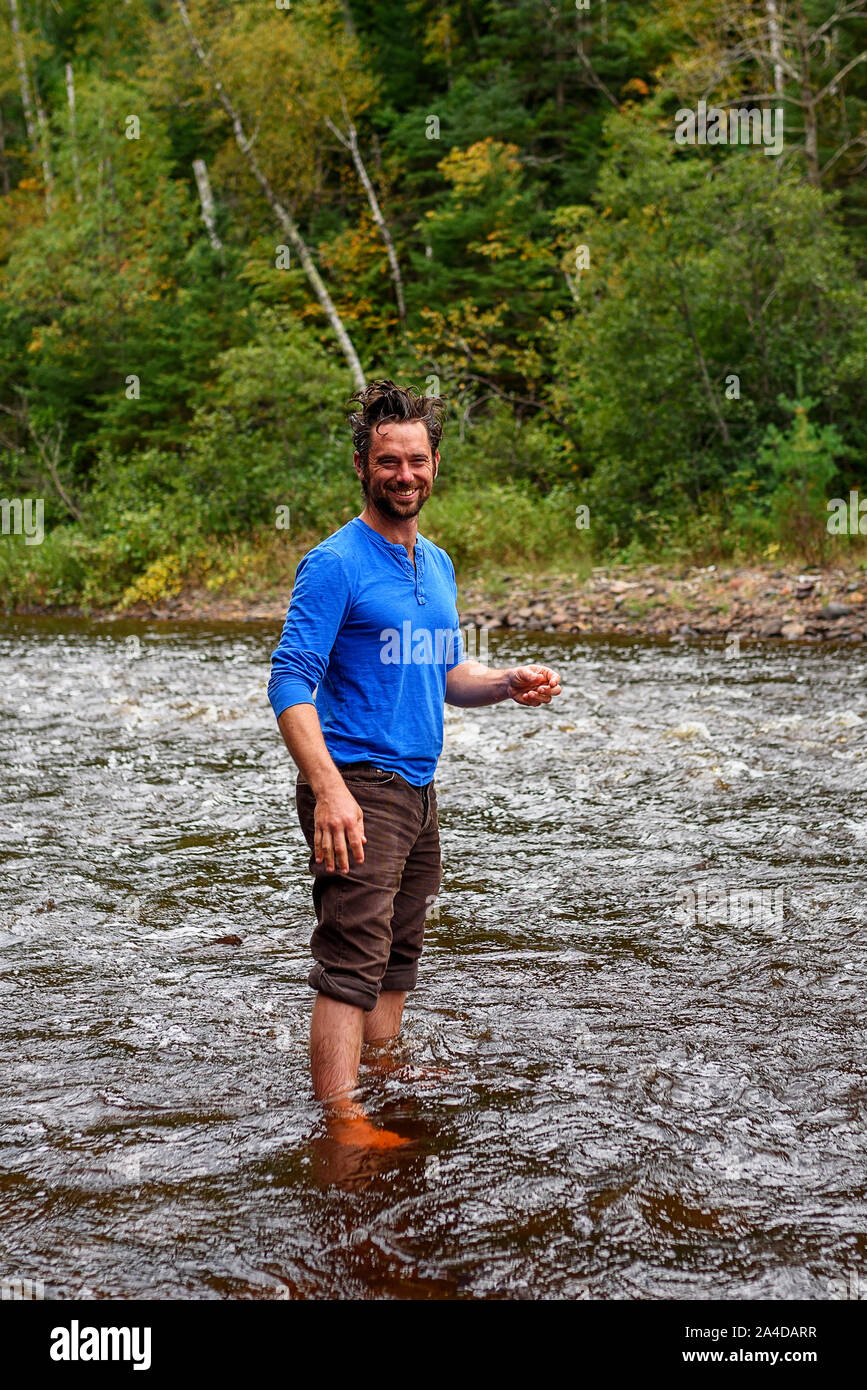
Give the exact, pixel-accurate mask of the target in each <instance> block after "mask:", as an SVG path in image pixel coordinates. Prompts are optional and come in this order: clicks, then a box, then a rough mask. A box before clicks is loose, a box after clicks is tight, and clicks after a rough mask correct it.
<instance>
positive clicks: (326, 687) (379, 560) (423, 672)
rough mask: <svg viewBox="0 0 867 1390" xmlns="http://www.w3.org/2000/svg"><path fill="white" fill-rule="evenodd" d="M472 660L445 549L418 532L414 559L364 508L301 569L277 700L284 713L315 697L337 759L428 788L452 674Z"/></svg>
mask: <svg viewBox="0 0 867 1390" xmlns="http://www.w3.org/2000/svg"><path fill="white" fill-rule="evenodd" d="M463 659H464V657H463V643H462V640H461V631H460V626H459V621H458V610H457V585H456V583H455V571H454V566H453V565H452V562H451V560H450V559H449V557H448V555H447V554H446V552H445V551H444V550H441V549H440V547H439V546H438V545H434V543H433V541H429V540H427V539H426V538H425V537H424V536H419V537H418V538H417V540H416V545H415V566H413V563H412V561H411V560H410V558H409V556H408V555H407V552H406V547H405V546H403V545H394V544H393V543H392V542H391V541H387V540H386V539H385V537H384V536H381V535H380V534H379V532H378V531H374V530H373V528H372V527H370V526H368V525H367V523H366V522H365V521H362V520H361V518H360V517H357V516H356V517H353V518H352V520H351V521H349V522H347V524H346V525H345V526H342V527H341V528H340V530H339V531H336V532H335V533H334V535H333V536H329V537H328V538H327V540H324V541H322V542H321V544H319V545H317V546H315V547H314V549H313V550H310V551H308V553H307V554H306V555H305V556H304V558H303V559H302V561H301V563H300V564H299V566H298V569H297V571H296V574H295V587H294V588H293V590H292V597H291V600H290V603H289V611H288V613H287V615H286V622H285V624H284V626H283V633H282V636H281V638H280V641H279V643H278V645H277V647H276V649H275V651H274V653H273V655H272V658H271V679H270V681H269V683H268V698H269V700H270V701H271V706H272V708H273V710H274V714H275V716H277V717H278V718H279V716H280V715H281V714H282V713H283V710H284V709H288V708H289V706H290V705H298V704H308V705H315V707H316V711H317V713H318V715H319V723H320V725H321V728H322V733H323V737H324V739H325V746H326V747H327V749H328V751H329V753H330V754H331V756H332V758H333V759H334V761H335V762H336V763H338V764H340V763H349V762H360V761H365V762H372V763H375V764H376V766H377V767H384V768H386V769H388V770H389V771H390V772H398V773H400V775H401V776H402V777H405V778H406V780H407V781H408V782H411V783H412V784H413V785H414V786H424V785H425V784H426V783H427V782H430V781H432V779H433V776H434V773H435V771H436V765H437V759H438V758H439V755H440V753H441V752H442V746H443V706H444V703H445V691H446V676H447V675H448V672H449V671H450V670H451V669H452V667H453V666H456V665H457V664H458V662H459V661H462V660H463ZM314 692H315V695H314Z"/></svg>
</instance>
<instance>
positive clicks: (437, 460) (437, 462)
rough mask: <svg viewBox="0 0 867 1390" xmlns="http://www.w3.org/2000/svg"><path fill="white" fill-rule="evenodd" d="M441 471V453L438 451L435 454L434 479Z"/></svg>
mask: <svg viewBox="0 0 867 1390" xmlns="http://www.w3.org/2000/svg"><path fill="white" fill-rule="evenodd" d="M439 471H440V451H439V449H437V451H436V453H435V454H434V474H433V475H434V477H436V475H437V473H439Z"/></svg>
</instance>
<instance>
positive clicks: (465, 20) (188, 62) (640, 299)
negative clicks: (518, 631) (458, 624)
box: [0, 0, 867, 608]
mask: <svg viewBox="0 0 867 1390" xmlns="http://www.w3.org/2000/svg"><path fill="white" fill-rule="evenodd" d="M865 18H867V5H865V4H864V3H858V0H854V3H843V0H664V3H663V2H662V0H645V2H642V3H626V2H625V0H586V3H581V0H429V3H423V2H422V0H402V2H399V0H376V3H362V2H361V0H340V3H338V0H291V3H290V0H285V3H281V0H277V3H274V0H270V3H268V0H246V3H235V0H125V3H122V4H118V3H116V0H115V2H114V3H109V0H0V498H2V499H3V501H2V511H3V534H2V536H0V594H2V603H3V604H4V605H5V606H6V607H7V608H14V607H24V606H28V605H30V606H33V605H36V606H39V605H41V606H43V607H53V606H56V607H62V606H65V605H80V606H83V607H85V608H88V607H111V606H119V607H129V606H130V605H133V604H135V603H137V602H139V601H145V602H152V601H154V600H157V599H159V598H161V597H162V596H164V595H166V594H170V593H175V592H178V591H179V590H180V588H181V587H182V586H183V585H185V584H198V585H201V586H204V587H205V588H206V589H208V590H212V591H215V592H216V591H221V590H227V589H228V590H232V591H237V592H254V591H256V590H257V589H261V588H262V587H265V586H273V585H275V584H277V585H283V586H284V587H285V586H287V585H291V576H292V573H293V571H294V564H295V563H296V562H297V559H298V557H299V555H300V554H301V553H303V551H304V550H305V549H306V548H308V547H309V545H311V544H313V543H315V542H316V541H317V540H319V539H321V538H322V537H323V536H325V535H327V534H329V533H330V532H332V531H334V530H336V529H337V527H338V526H340V525H342V524H343V522H344V521H345V520H347V519H348V518H349V517H350V516H352V515H354V514H355V513H356V512H357V511H358V510H359V505H360V493H359V490H358V483H357V479H356V477H355V474H354V472H353V469H352V450H351V440H350V436H349V432H348V428H347V425H346V418H345V416H346V410H345V406H346V401H347V399H348V397H349V396H350V395H351V394H352V393H353V391H355V390H356V389H357V388H358V386H359V385H360V384H361V383H363V381H364V380H365V379H370V378H372V377H379V376H385V377H390V378H392V379H394V380H395V381H398V382H400V383H401V384H407V383H410V384H412V385H414V386H416V387H417V389H419V390H421V391H426V392H428V393H429V394H438V395H442V396H443V397H445V399H446V400H447V402H448V413H447V420H446V429H445V435H444V439H443V446H442V465H441V471H440V477H439V479H438V482H437V486H436V490H435V493H434V496H433V497H432V499H431V500H430V502H429V504H428V506H427V508H426V510H425V512H424V516H423V518H422V531H423V532H424V534H425V535H429V536H430V537H431V538H432V539H434V540H435V541H437V542H438V543H440V544H442V545H445V546H446V548H447V549H448V550H449V552H450V554H451V555H452V557H453V559H454V562H455V565H456V567H457V570H458V574H459V577H460V576H468V575H472V576H476V575H478V574H485V573H488V572H490V573H494V572H496V571H498V570H500V571H502V570H508V571H510V572H512V573H515V572H528V573H529V572H532V571H535V570H540V569H546V570H552V569H557V568H561V569H572V570H574V569H575V568H576V567H580V565H582V564H583V565H590V564H593V563H597V564H598V563H599V562H600V560H605V561H616V562H618V563H625V564H630V563H634V562H635V563H637V562H641V561H646V560H647V559H648V558H652V559H660V560H662V561H666V560H673V561H676V560H679V559H683V558H688V559H690V560H692V561H695V562H707V561H711V560H715V559H717V558H718V557H734V558H735V559H738V558H743V557H769V558H770V557H774V556H777V555H780V556H782V555H790V556H794V557H796V558H800V559H802V560H803V561H804V562H805V563H812V564H818V563H822V562H824V561H825V560H827V559H828V558H829V557H839V556H841V555H843V554H844V553H848V552H849V551H850V550H851V552H852V554H855V555H860V554H862V553H863V551H864V542H863V535H864V534H865V533H867V468H865V457H867V422H865V418H864V411H863V402H864V399H865V377H867V370H865V368H867V313H865V308H867V295H865V286H864V275H863V271H864V264H865V226H867V186H865V179H864V173H865V169H867V120H865V112H867V64H865V58H867V52H865V45H864V35H865V32H867V29H865ZM859 490H860V492H859ZM861 495H863V497H864V502H863V505H862V504H861V503H860V500H859V498H860V496H861ZM28 499H29V502H30V508H31V510H30V515H31V517H32V515H33V513H34V504H35V503H36V501H37V499H38V500H39V502H40V504H41V505H40V508H39V515H40V527H39V533H38V534H36V533H35V527H32V528H31V534H29V535H27V534H22V525H21V522H22V512H23V510H24V506H23V504H24V502H25V501H27V500H28ZM834 499H838V500H837V502H836V503H835V502H834ZM839 499H844V500H845V502H846V507H845V508H843V510H842V511H841V507H842V503H840V501H839ZM835 507H836V510H834V508H835ZM829 508H830V509H831V511H830V515H829ZM841 515H842V516H844V519H845V520H846V525H845V526H844V525H842V524H839V518H840V516H841ZM835 518H836V520H837V522H838V524H837V525H836V526H834V525H829V524H828V523H829V520H831V521H833V520H834V519H835ZM859 520H860V524H859Z"/></svg>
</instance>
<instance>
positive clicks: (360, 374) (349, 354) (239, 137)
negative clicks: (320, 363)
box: [176, 0, 367, 391]
mask: <svg viewBox="0 0 867 1390" xmlns="http://www.w3.org/2000/svg"><path fill="white" fill-rule="evenodd" d="M176 4H177V7H178V10H179V12H180V16H181V19H182V20H183V23H184V28H185V29H186V31H187V35H188V37H189V40H190V47H191V48H192V50H193V52H194V53H195V55H196V57H197V58H198V60H199V62H200V63H201V64H202V66H203V67H204V69H205V71H206V72H207V73H208V75H209V76H210V78H211V81H212V82H213V84H214V90H215V91H216V93H217V97H218V99H219V101H220V105H221V106H222V107H223V110H224V111H225V112H226V115H227V116H228V117H229V120H230V121H231V123H232V131H233V133H234V136H235V143H236V144H237V146H238V149H239V150H240V151H241V153H242V155H243V156H244V158H245V159H246V161H247V164H248V166H249V169H250V172H251V173H252V175H253V177H254V179H255V180H256V182H257V183H258V185H259V187H260V188H261V190H262V192H263V193H264V195H265V198H266V199H267V202H268V205H269V207H270V208H271V211H272V212H273V214H274V216H275V217H276V219H277V221H278V222H279V223H280V226H281V227H282V229H283V231H284V232H285V233H286V236H287V237H288V239H289V241H290V242H291V244H292V245H293V246H294V248H295V250H296V251H297V253H298V259H299V261H300V262H301V265H302V267H303V269H304V273H305V275H306V276H307V279H308V280H309V282H310V285H311V287H312V289H313V293H314V294H315V295H316V298H317V299H318V300H319V303H320V304H321V305H322V308H323V309H324V311H325V316H326V318H327V319H328V322H329V323H330V324H331V327H332V328H333V330H334V335H335V337H336V338H337V341H338V343H339V344H340V347H341V350H342V352H343V355H344V357H345V358H346V361H347V363H348V365H349V370H350V371H351V373H352V377H353V380H354V382H355V384H356V386H357V387H358V389H359V391H362V390H363V389H364V387H365V386H366V385H367V381H366V378H365V375H364V371H363V370H362V366H361V363H360V361H359V360H358V353H357V352H356V351H355V348H354V347H353V344H352V339H351V338H350V336H349V334H348V333H347V331H346V328H345V326H344V323H343V320H342V319H341V317H340V315H339V314H338V312H337V310H336V308H335V307H334V303H333V302H332V299H331V295H330V294H329V293H328V290H327V289H326V287H325V284H324V282H323V280H322V276H321V275H320V274H319V271H318V270H317V269H316V266H315V265H314V264H313V257H312V256H311V255H310V252H309V250H308V249H307V243H306V242H305V240H304V238H303V237H302V235H301V233H300V231H299V229H298V227H297V226H296V224H295V220H294V218H293V217H292V216H291V215H290V213H289V212H288V210H287V209H286V208H285V207H284V206H283V204H282V203H281V202H280V199H279V198H278V197H277V194H276V193H275V192H274V190H273V188H272V187H271V184H270V182H269V181H268V178H267V177H266V175H265V173H264V171H263V170H262V169H261V168H260V166H259V161H258V160H257V159H256V156H255V155H254V154H253V151H252V149H251V148H250V141H249V140H248V138H247V136H246V134H245V133H244V126H243V124H242V122H241V117H240V115H239V114H238V111H237V110H236V108H235V106H234V104H233V102H232V100H231V98H230V96H229V94H228V92H227V91H226V89H225V87H224V86H223V84H222V82H221V81H220V79H219V77H218V76H217V75H216V73H215V72H214V69H213V65H212V64H211V61H210V59H209V58H208V55H207V54H206V53H205V50H204V49H203V47H202V45H201V43H200V42H199V40H198V38H197V37H196V34H195V31H194V30H193V26H192V23H191V21H190V15H189V11H188V9H187V7H186V4H185V3H184V0H176Z"/></svg>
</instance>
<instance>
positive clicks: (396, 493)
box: [389, 487, 418, 502]
mask: <svg viewBox="0 0 867 1390" xmlns="http://www.w3.org/2000/svg"><path fill="white" fill-rule="evenodd" d="M389 491H390V493H391V495H392V497H400V498H402V499H403V501H405V502H407V501H409V500H410V498H412V497H415V496H416V495H417V493H418V488H417V487H414V488H411V489H410V490H409V491H408V492H407V491H404V489H403V488H396V487H394V488H389Z"/></svg>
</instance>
